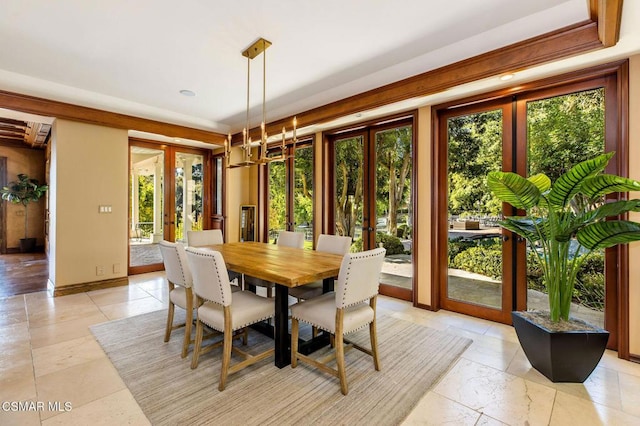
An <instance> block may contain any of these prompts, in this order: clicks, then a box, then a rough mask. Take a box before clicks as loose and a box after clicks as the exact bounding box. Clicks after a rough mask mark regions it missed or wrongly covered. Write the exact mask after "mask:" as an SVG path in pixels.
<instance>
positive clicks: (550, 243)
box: [487, 152, 640, 382]
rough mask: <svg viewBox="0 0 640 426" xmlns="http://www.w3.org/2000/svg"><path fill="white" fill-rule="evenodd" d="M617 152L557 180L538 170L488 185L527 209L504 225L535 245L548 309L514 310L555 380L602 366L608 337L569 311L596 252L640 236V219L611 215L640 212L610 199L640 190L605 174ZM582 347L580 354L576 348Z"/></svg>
mask: <svg viewBox="0 0 640 426" xmlns="http://www.w3.org/2000/svg"><path fill="white" fill-rule="evenodd" d="M613 155H614V153H613V152H611V153H606V154H602V155H600V156H598V157H596V158H593V159H590V160H587V161H583V162H581V163H579V164H577V165H575V166H574V167H572V168H571V169H570V170H569V171H567V172H566V173H564V174H563V175H561V176H560V177H559V178H558V179H557V180H556V181H555V182H554V183H553V184H552V183H551V180H550V179H549V177H547V176H546V175H544V174H537V175H534V176H531V177H529V178H524V177H522V176H520V175H518V174H515V173H510V172H491V173H489V175H488V178H487V184H488V186H489V188H490V189H491V191H493V193H494V194H495V195H496V197H497V198H499V199H500V200H501V201H503V202H506V203H509V204H511V205H512V206H513V207H515V208H517V209H520V210H523V211H524V213H525V215H524V216H511V217H505V218H504V219H503V220H502V221H500V222H499V223H500V225H501V226H502V227H503V228H505V229H507V230H509V231H511V232H514V233H516V234H518V235H520V236H521V237H523V238H524V239H525V240H526V241H527V242H528V243H529V250H531V251H533V252H534V253H535V254H536V256H535V258H536V259H537V261H538V263H539V264H540V266H541V268H542V271H543V282H544V284H545V286H546V289H547V291H548V295H549V312H548V313H539V312H538V313H532V312H513V313H512V318H513V325H514V327H515V329H516V333H517V335H518V340H520V344H521V345H522V348H523V350H524V352H525V355H526V356H527V358H528V359H529V362H531V365H532V366H533V367H534V368H536V369H537V370H538V371H540V372H541V373H542V374H544V375H545V376H546V377H547V378H549V379H550V380H552V381H554V382H583V381H584V380H586V378H587V377H588V376H589V375H590V374H591V372H592V371H593V369H594V368H595V367H596V365H597V364H598V362H599V361H600V358H601V357H602V354H603V353H604V350H605V348H606V344H607V340H608V337H609V334H608V332H607V331H605V330H602V329H599V328H597V327H589V324H587V323H584V322H582V323H581V324H578V325H577V326H576V325H575V323H576V322H579V321H577V320H573V319H571V318H570V316H569V311H570V308H571V302H572V296H573V291H574V286H575V282H576V277H577V274H578V271H579V270H580V267H581V265H582V263H583V262H584V261H585V259H587V258H588V257H589V255H590V254H591V253H592V252H594V251H595V250H600V249H605V248H608V247H613V246H615V245H617V244H625V243H629V242H632V241H637V240H640V224H638V223H636V222H632V221H627V220H607V218H615V217H618V216H620V215H622V214H624V213H627V212H629V211H640V200H622V201H614V202H606V200H605V198H604V197H605V195H607V194H611V193H615V192H628V191H639V190H640V182H638V181H635V180H631V179H627V178H624V177H620V176H616V175H610V174H604V173H603V171H604V169H605V167H606V166H607V164H608V163H609V160H610V159H611V157H613ZM574 352H575V353H574Z"/></svg>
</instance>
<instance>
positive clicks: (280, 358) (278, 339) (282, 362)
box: [274, 284, 291, 368]
mask: <svg viewBox="0 0 640 426" xmlns="http://www.w3.org/2000/svg"><path fill="white" fill-rule="evenodd" d="M274 323H275V336H274V337H275V344H276V350H275V352H276V353H275V358H276V367H278V368H282V367H286V366H287V365H289V364H291V335H290V334H289V288H288V287H286V286H283V285H280V284H276V315H275V321H274Z"/></svg>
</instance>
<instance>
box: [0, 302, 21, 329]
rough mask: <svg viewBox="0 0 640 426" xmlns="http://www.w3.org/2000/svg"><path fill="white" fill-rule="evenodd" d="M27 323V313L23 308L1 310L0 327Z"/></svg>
mask: <svg viewBox="0 0 640 426" xmlns="http://www.w3.org/2000/svg"><path fill="white" fill-rule="evenodd" d="M26 321H27V311H26V309H25V308H24V305H23V306H16V307H12V308H11V309H2V310H0V327H8V326H10V325H15V324H19V323H21V322H26Z"/></svg>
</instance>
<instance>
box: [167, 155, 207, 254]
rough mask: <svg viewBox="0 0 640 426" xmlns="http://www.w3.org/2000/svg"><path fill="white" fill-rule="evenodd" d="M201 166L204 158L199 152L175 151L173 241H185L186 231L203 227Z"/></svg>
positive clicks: (199, 229)
mask: <svg viewBox="0 0 640 426" xmlns="http://www.w3.org/2000/svg"><path fill="white" fill-rule="evenodd" d="M203 166H204V158H203V156H202V155H200V154H190V153H185V152H176V153H175V163H174V179H175V181H174V189H175V205H174V214H173V217H174V224H175V240H174V241H179V242H186V240H187V232H186V231H201V230H202V229H203V227H202V225H203V219H204V218H203V205H202V201H203V195H204V188H203V181H202V178H203V173H204V168H203Z"/></svg>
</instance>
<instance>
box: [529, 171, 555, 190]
mask: <svg viewBox="0 0 640 426" xmlns="http://www.w3.org/2000/svg"><path fill="white" fill-rule="evenodd" d="M527 180H528V181H529V182H531V183H532V184H534V185H535V186H536V187H538V189H539V190H540V192H541V193H543V192H545V191H548V190H549V188H551V179H549V176H547V175H545V174H544V173H538V174H537V175H533V176H529V177H528V178H527Z"/></svg>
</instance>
